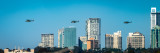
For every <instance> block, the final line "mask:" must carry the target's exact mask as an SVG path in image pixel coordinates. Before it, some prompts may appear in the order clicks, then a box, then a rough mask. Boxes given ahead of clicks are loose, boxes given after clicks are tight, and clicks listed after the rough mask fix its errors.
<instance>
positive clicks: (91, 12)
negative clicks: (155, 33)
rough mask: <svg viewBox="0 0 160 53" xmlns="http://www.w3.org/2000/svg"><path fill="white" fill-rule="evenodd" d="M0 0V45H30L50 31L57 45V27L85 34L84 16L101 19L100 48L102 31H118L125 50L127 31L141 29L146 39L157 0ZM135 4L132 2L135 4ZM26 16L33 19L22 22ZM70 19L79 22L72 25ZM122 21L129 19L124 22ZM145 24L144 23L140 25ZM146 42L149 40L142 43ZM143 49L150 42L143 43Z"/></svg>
mask: <svg viewBox="0 0 160 53" xmlns="http://www.w3.org/2000/svg"><path fill="white" fill-rule="evenodd" d="M137 1H138V0H135V1H127V0H126V1H119V2H118V1H117V2H114V1H109V0H106V1H96V0H95V1H80V2H77V1H63V2H61V1H48V0H47V1H44V0H35V1H32V0H28V1H18V0H17V1H3V0H1V1H0V4H1V6H0V7H2V8H1V9H0V25H1V27H0V29H1V31H0V36H1V38H0V42H2V43H1V44H0V48H3V49H4V48H14V46H22V47H24V48H34V47H36V46H37V45H38V44H39V43H40V42H41V34H42V33H53V34H54V37H57V38H54V46H58V29H60V28H62V27H67V26H76V28H77V37H76V41H77V44H78V37H80V36H85V35H86V31H85V27H86V23H85V21H86V20H87V19H88V18H97V17H98V18H101V29H102V30H101V48H104V47H105V43H104V42H105V38H104V37H105V34H106V33H107V34H111V33H113V32H115V31H117V30H121V31H122V49H126V48H127V47H126V40H127V37H126V36H128V33H129V32H137V31H138V32H141V33H142V34H144V36H145V40H146V41H150V12H151V7H156V8H157V11H159V10H160V6H159V5H158V3H159V2H160V1H159V0H154V1H145V0H142V1H139V2H137ZM135 3H136V4H135ZM26 19H34V20H35V21H34V22H31V23H26V22H25V20H26ZM72 20H79V23H75V24H72V23H70V22H71V21H72ZM124 21H132V23H131V24H124V23H123V22H124ZM144 23H145V24H144ZM145 43H150V42H145ZM145 47H146V48H149V47H150V44H146V45H145Z"/></svg>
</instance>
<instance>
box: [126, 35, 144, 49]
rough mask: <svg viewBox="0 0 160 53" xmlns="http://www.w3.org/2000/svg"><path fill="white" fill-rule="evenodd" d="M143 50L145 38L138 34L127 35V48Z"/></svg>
mask: <svg viewBox="0 0 160 53" xmlns="http://www.w3.org/2000/svg"><path fill="white" fill-rule="evenodd" d="M129 45H130V47H131V48H135V49H136V48H145V37H144V36H143V34H141V33H140V32H135V33H129V36H128V37H127V48H129V47H128V46H129Z"/></svg>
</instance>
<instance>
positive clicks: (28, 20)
mask: <svg viewBox="0 0 160 53" xmlns="http://www.w3.org/2000/svg"><path fill="white" fill-rule="evenodd" d="M33 21H34V20H30V19H27V20H26V21H25V22H33Z"/></svg>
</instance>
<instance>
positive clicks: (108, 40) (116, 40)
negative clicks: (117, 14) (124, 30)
mask: <svg viewBox="0 0 160 53" xmlns="http://www.w3.org/2000/svg"><path fill="white" fill-rule="evenodd" d="M105 47H106V48H116V49H122V37H121V31H117V32H115V33H114V34H113V35H111V34H106V35H105Z"/></svg>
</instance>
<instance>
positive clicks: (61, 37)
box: [58, 27, 76, 48]
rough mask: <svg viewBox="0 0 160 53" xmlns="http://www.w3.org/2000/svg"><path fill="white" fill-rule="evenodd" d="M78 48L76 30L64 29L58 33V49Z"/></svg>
mask: <svg viewBox="0 0 160 53" xmlns="http://www.w3.org/2000/svg"><path fill="white" fill-rule="evenodd" d="M73 46H76V28H75V27H68V28H62V29H60V30H59V31H58V47H60V48H64V47H68V48H73Z"/></svg>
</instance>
